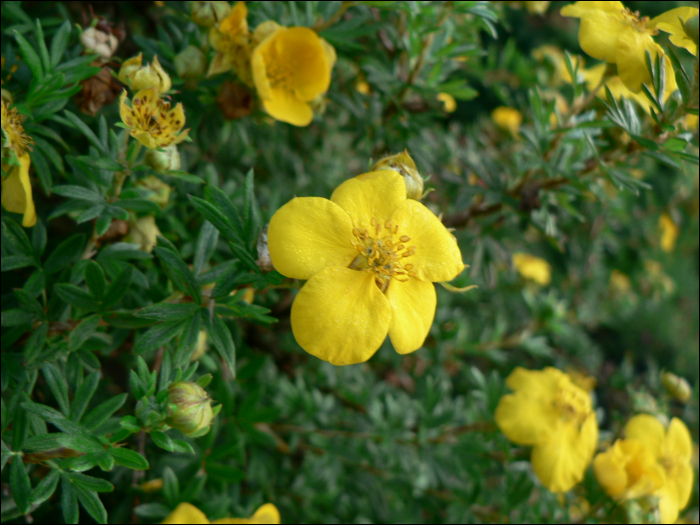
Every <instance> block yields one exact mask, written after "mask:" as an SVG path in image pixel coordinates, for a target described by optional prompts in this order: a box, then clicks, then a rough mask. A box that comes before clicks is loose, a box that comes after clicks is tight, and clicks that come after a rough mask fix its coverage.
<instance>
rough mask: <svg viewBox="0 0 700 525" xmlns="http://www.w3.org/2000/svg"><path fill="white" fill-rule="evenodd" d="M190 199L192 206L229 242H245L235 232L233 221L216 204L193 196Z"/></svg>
mask: <svg viewBox="0 0 700 525" xmlns="http://www.w3.org/2000/svg"><path fill="white" fill-rule="evenodd" d="M189 199H190V202H191V203H192V205H193V206H194V207H195V208H196V209H197V210H198V211H199V212H200V213H201V214H202V215H204V218H205V219H207V220H208V221H209V222H211V223H212V224H213V225H214V227H215V228H216V229H217V230H219V232H220V233H221V235H223V236H224V237H226V239H227V240H229V241H234V242H238V243H241V242H243V240H242V238H241V235H239V233H238V232H237V231H236V230H235V228H234V226H233V224H232V223H231V221H230V220H229V219H228V218H227V217H226V216H225V215H224V213H223V212H222V211H220V210H219V209H218V208H217V207H216V206H215V205H214V204H212V203H210V202H207V201H205V200H204V199H200V198H198V197H193V196H192V195H189Z"/></svg>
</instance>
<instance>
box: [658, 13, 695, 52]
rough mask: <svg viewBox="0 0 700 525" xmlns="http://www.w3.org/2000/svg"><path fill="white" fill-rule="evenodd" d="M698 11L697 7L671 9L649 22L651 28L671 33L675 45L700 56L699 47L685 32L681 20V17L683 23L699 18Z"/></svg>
mask: <svg viewBox="0 0 700 525" xmlns="http://www.w3.org/2000/svg"><path fill="white" fill-rule="evenodd" d="M697 14H698V9H697V8H695V7H677V8H676V9H671V10H670V11H666V12H665V13H663V14H661V15H659V16H657V17H656V18H652V20H651V21H650V22H649V27H650V28H658V29H660V30H661V31H665V32H666V33H670V34H671V36H670V37H669V38H670V40H671V42H673V45H675V46H678V47H683V48H685V49H687V50H688V51H690V53H691V54H693V55H697V54H698V46H697V44H696V43H695V42H693V41H692V40H691V39H690V38H689V37H688V36H687V35H686V34H685V31H684V30H683V26H682V25H681V22H680V20H679V17H680V18H681V19H682V20H683V22H687V21H688V19H690V18H692V17H694V16H697Z"/></svg>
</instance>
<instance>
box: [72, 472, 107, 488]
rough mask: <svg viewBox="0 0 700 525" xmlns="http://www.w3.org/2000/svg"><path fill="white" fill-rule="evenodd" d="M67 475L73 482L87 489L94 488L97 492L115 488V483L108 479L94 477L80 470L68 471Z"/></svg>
mask: <svg viewBox="0 0 700 525" xmlns="http://www.w3.org/2000/svg"><path fill="white" fill-rule="evenodd" d="M66 475H67V476H68V477H69V478H70V479H71V480H72V481H73V483H75V484H76V485H77V486H79V487H82V488H84V489H85V490H94V491H95V492H112V491H113V490H114V485H112V484H111V483H110V482H109V481H107V480H106V479H102V478H93V477H92V476H87V475H85V474H80V473H79V472H67V473H66Z"/></svg>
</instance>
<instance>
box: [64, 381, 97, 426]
mask: <svg viewBox="0 0 700 525" xmlns="http://www.w3.org/2000/svg"><path fill="white" fill-rule="evenodd" d="M99 382H100V373H99V372H93V373H91V374H89V375H88V376H87V377H86V378H85V379H83V382H82V383H80V386H79V387H78V388H77V390H76V391H75V397H74V398H73V403H72V404H71V407H70V418H71V420H73V421H75V422H76V423H80V420H81V418H82V417H83V414H84V413H85V409H86V408H87V407H88V405H89V404H90V400H91V399H92V396H94V395H95V392H96V391H97V385H98V384H99Z"/></svg>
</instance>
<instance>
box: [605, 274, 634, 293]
mask: <svg viewBox="0 0 700 525" xmlns="http://www.w3.org/2000/svg"><path fill="white" fill-rule="evenodd" d="M609 286H610V290H611V291H612V292H613V293H614V294H616V295H619V296H624V295H627V294H629V293H630V292H631V291H632V281H631V280H630V278H629V276H628V275H626V274H624V273H622V272H621V271H620V270H617V269H615V270H613V271H612V272H610V283H609Z"/></svg>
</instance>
